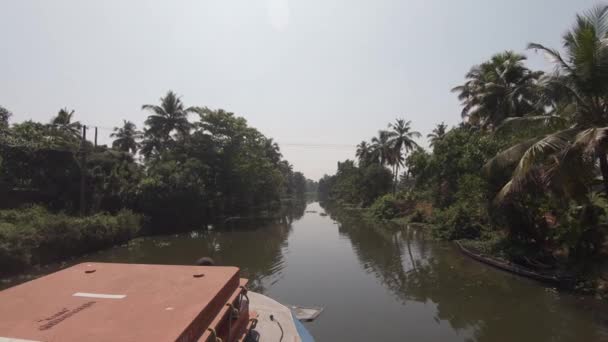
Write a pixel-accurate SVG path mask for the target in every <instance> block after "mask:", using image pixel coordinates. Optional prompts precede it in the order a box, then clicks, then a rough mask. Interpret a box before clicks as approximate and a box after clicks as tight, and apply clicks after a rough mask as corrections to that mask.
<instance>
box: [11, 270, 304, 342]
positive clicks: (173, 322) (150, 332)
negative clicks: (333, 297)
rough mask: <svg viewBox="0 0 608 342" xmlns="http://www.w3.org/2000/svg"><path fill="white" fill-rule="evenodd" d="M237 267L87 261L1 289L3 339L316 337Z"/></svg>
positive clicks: (201, 341)
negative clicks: (249, 285) (255, 287)
mask: <svg viewBox="0 0 608 342" xmlns="http://www.w3.org/2000/svg"><path fill="white" fill-rule="evenodd" d="M246 284H247V280H246V279H243V278H240V271H239V269H238V268H236V267H218V266H172V265H140V264H114V263H83V264H78V265H75V266H73V267H70V268H67V269H64V270H61V271H59V272H56V273H52V274H49V275H47V276H44V277H41V278H38V279H35V280H32V281H30V282H27V283H24V284H21V285H18V286H15V287H12V288H9V289H6V290H4V291H2V292H0V307H2V310H1V312H0V341H11V342H13V341H14V342H26V341H29V342H42V341H44V342H53V341H90V342H101V341H117V342H118V341H179V342H190V341H193V342H194V341H196V342H206V341H212V342H219V341H221V342H232V341H281V340H282V341H303V342H309V341H314V339H313V338H312V336H311V335H310V334H309V333H308V331H307V330H306V328H305V327H304V326H303V325H302V324H301V323H300V322H299V321H298V320H297V318H296V316H295V315H294V314H293V313H292V311H291V310H290V308H288V307H287V306H285V305H282V304H280V303H279V302H277V301H275V300H273V299H271V298H269V297H266V296H264V295H262V294H259V293H255V292H252V291H248V289H247V287H246Z"/></svg>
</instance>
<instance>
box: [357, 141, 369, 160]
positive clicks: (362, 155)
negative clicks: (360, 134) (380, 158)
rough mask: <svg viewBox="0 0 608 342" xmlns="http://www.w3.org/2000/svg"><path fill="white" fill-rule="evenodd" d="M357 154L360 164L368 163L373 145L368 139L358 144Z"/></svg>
mask: <svg viewBox="0 0 608 342" xmlns="http://www.w3.org/2000/svg"><path fill="white" fill-rule="evenodd" d="M355 156H356V157H357V159H359V166H365V165H368V164H369V163H370V159H371V156H372V147H371V146H370V144H368V142H367V141H361V142H360V143H359V145H357V152H356V153H355Z"/></svg>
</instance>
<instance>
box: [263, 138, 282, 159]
mask: <svg viewBox="0 0 608 342" xmlns="http://www.w3.org/2000/svg"><path fill="white" fill-rule="evenodd" d="M263 144H264V150H265V151H266V155H267V156H268V158H270V160H271V161H272V163H273V164H274V165H278V164H279V162H280V161H281V158H283V155H282V154H281V149H280V147H279V144H277V143H276V142H275V141H274V139H272V138H265V139H264V140H263Z"/></svg>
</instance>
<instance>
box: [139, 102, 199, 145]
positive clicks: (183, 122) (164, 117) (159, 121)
mask: <svg viewBox="0 0 608 342" xmlns="http://www.w3.org/2000/svg"><path fill="white" fill-rule="evenodd" d="M141 109H142V110H146V111H149V112H151V114H150V115H149V116H148V118H147V119H146V121H145V124H146V125H147V126H148V127H147V130H146V133H147V134H149V135H153V136H155V137H156V138H158V139H159V140H161V141H169V140H170V139H171V134H172V133H173V132H177V133H178V134H182V135H185V134H187V133H188V132H189V130H190V127H191V125H190V122H188V112H189V111H190V110H191V109H190V108H184V104H183V103H182V101H181V99H180V98H179V96H177V94H175V93H174V92H173V91H169V92H167V94H166V95H165V96H164V97H161V98H160V106H157V105H151V104H145V105H143V106H142V107H141Z"/></svg>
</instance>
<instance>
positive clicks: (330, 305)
mask: <svg viewBox="0 0 608 342" xmlns="http://www.w3.org/2000/svg"><path fill="white" fill-rule="evenodd" d="M305 210H307V211H308V212H306V213H305ZM324 211H325V212H327V213H328V214H329V216H325V212H324ZM201 256H211V257H212V258H214V259H215V261H216V262H217V263H218V264H219V265H232V266H238V267H240V268H241V271H242V273H243V275H244V276H245V277H248V278H249V279H250V281H251V283H250V287H251V288H252V289H254V290H255V291H258V292H262V293H266V294H268V295H270V296H271V297H273V298H275V299H277V300H279V301H281V302H283V303H287V304H300V305H319V306H323V307H325V309H326V310H325V312H324V313H323V314H322V315H321V317H320V318H319V319H318V320H317V321H315V322H314V323H312V324H310V325H309V328H310V330H311V332H312V333H313V335H314V336H315V337H316V338H317V340H318V341H482V342H485V341H608V333H607V331H606V326H608V322H607V321H606V318H605V312H607V310H606V309H605V306H602V305H598V302H596V301H594V300H592V299H584V300H581V299H579V298H578V297H575V296H570V295H566V294H560V293H557V292H556V291H554V290H552V289H549V288H544V287H541V286H539V285H538V284H537V283H535V282H532V281H528V280H526V279H522V278H519V277H516V276H513V275H510V274H507V273H504V272H501V271H497V270H494V269H492V268H488V267H486V266H484V265H481V264H478V263H477V262H475V261H473V260H470V259H468V258H466V257H464V256H462V255H461V254H460V253H459V252H458V251H457V250H456V249H455V248H454V247H453V246H452V245H451V244H449V243H439V242H435V241H431V240H428V239H425V238H423V236H422V234H421V233H420V230H417V229H414V228H411V227H399V226H384V225H378V224H369V223H366V222H365V220H363V219H362V218H361V217H360V216H359V215H358V214H357V213H355V212H352V211H349V212H345V211H343V210H340V209H339V208H334V207H330V206H326V207H325V208H321V207H320V206H319V205H318V204H317V203H313V204H309V205H308V207H307V206H306V204H304V203H299V204H294V205H292V206H290V207H288V208H285V209H284V210H283V211H282V212H281V213H279V214H278V215H276V216H274V217H272V218H267V219H265V220H243V219H239V220H231V221H230V222H229V223H227V224H222V225H216V226H214V227H213V228H212V229H209V230H200V231H194V232H190V233H186V234H177V235H170V236H155V237H146V238H141V239H136V240H133V241H132V242H131V243H129V244H128V245H125V246H121V247H117V248H113V249H110V250H106V251H103V252H100V253H96V254H92V255H89V256H86V257H83V258H80V259H78V260H73V261H71V262H69V263H66V264H64V265H53V266H51V267H47V268H44V269H42V270H40V271H37V272H31V273H29V274H27V275H24V276H22V277H17V278H13V279H10V280H5V282H4V283H3V284H2V285H0V286H3V287H8V286H10V285H12V284H16V283H18V282H21V281H24V280H27V279H29V278H31V277H35V276H39V275H41V274H44V273H48V272H51V271H53V270H55V269H57V268H60V267H65V266H67V265H70V264H74V263H77V262H82V261H105V262H129V263H156V264H188V265H191V264H193V263H194V261H195V260H197V259H198V258H200V257H201ZM591 304H592V305H596V306H597V307H595V308H594V309H589V305H591Z"/></svg>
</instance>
